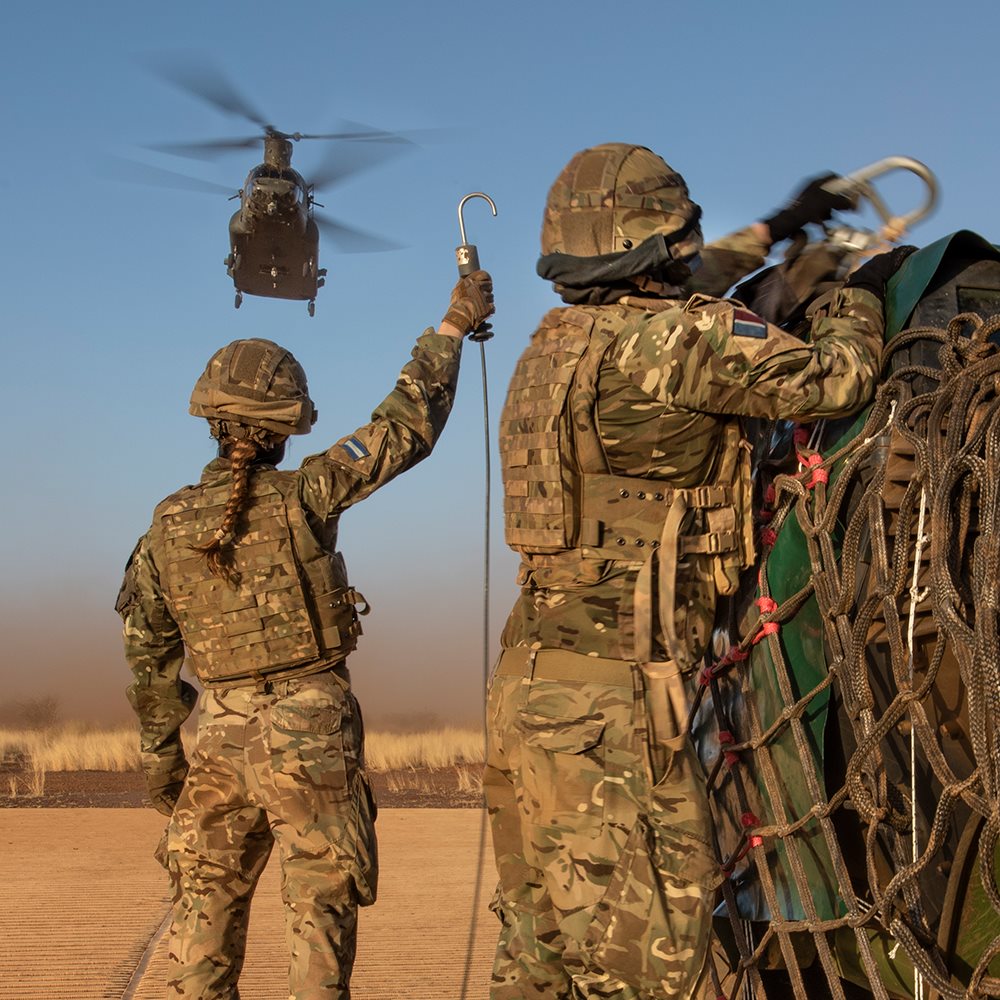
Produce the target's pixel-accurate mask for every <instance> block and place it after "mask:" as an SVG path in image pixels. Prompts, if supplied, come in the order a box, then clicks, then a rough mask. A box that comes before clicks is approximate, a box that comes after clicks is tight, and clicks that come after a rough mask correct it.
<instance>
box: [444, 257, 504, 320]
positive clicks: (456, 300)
mask: <svg viewBox="0 0 1000 1000" xmlns="http://www.w3.org/2000/svg"><path fill="white" fill-rule="evenodd" d="M495 311H496V310H495V308H494V306H493V279H492V278H491V277H490V276H489V274H488V273H487V272H486V271H473V272H472V274H469V275H466V276H465V277H464V278H459V279H458V284H457V285H455V287H454V289H453V290H452V293H451V304H450V305H449V306H448V311H447V312H446V313H445V314H444V319H443V321H442V322H445V323H450V324H451V325H452V326H453V327H455V328H456V329H458V330H461V331H462V333H463V334H465V333H471V332H472V331H473V330H475V329H477V328H478V327H479V326H480V325H481V324H482V323H483V321H484V320H485V319H486V317H487V316H492V315H493V313H494V312H495Z"/></svg>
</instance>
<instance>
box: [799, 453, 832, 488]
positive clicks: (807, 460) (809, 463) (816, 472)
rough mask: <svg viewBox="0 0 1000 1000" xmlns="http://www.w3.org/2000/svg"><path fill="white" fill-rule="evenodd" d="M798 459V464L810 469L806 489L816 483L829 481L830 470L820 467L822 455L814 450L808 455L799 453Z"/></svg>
mask: <svg viewBox="0 0 1000 1000" xmlns="http://www.w3.org/2000/svg"><path fill="white" fill-rule="evenodd" d="M798 459H799V464H800V465H804V466H805V467H806V468H807V469H811V470H812V475H811V476H810V477H809V482H807V483H806V488H807V489H810V490H811V489H812V488H813V487H814V486H815V485H816V484H817V483H828V482H829V481H830V470H829V469H824V468H822V465H823V456H822V455H821V454H820V453H819V452H818V451H814V452H812V454H809V455H802V454H800V455H799V456H798Z"/></svg>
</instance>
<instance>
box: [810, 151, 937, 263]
mask: <svg viewBox="0 0 1000 1000" xmlns="http://www.w3.org/2000/svg"><path fill="white" fill-rule="evenodd" d="M893 170H907V171H909V172H910V173H912V174H916V175H917V177H919V178H920V179H921V180H922V181H923V182H924V184H925V185H926V187H927V195H926V197H925V199H924V203H923V204H922V205H920V206H918V207H917V208H915V209H913V210H912V211H910V212H907V213H906V214H905V215H893V214H892V212H890V211H889V207H888V206H887V205H886V203H885V202H884V201H883V200H882V197H881V196H880V195H879V193H878V191H876V190H875V187H874V185H873V184H872V183H871V181H873V180H874V179H875V178H876V177H881V176H883V175H884V174H888V173H891V172H892V171H893ZM823 187H824V189H825V190H826V191H829V192H831V193H833V194H848V195H852V196H856V197H859V198H865V199H867V201H868V202H869V203H870V204H871V206H872V207H873V208H874V209H875V211H876V212H877V213H878V216H879V218H880V219H881V220H882V226H883V228H882V231H881V232H879V233H873V232H871V231H870V230H867V229H852V228H850V227H848V226H835V227H826V234H827V242H829V243H834V244H837V245H839V246H842V247H844V248H845V249H847V250H856V251H862V250H868V249H871V248H872V247H874V246H875V245H876V244H878V243H879V242H881V241H882V240H883V239H885V238H887V236H888V238H889V239H890V241H891V242H894V241H895V240H896V239H899V238H900V236H901V235H902V234H903V232H905V231H906V230H907V229H909V228H910V226H912V225H913V223H915V222H918V221H919V220H920V219H923V218H924V217H925V216H927V215H928V214H929V213H930V212H931V210H932V209H933V208H934V206H935V205H936V204H937V197H938V183H937V178H936V177H935V176H934V173H933V172H932V171H931V169H930V167H928V166H927V165H926V164H924V163H921V162H920V161H919V160H915V159H913V157H911V156H887V157H885V158H884V159H881V160H877V161H876V162H875V163H870V164H868V166H867V167H861V168H860V169H859V170H855V171H853V172H851V173H849V174H845V175H844V176H843V177H837V178H835V179H833V180H831V181H828V182H827V183H826V184H824V185H823ZM893 233H895V234H897V235H895V236H893V235H892V234H893Z"/></svg>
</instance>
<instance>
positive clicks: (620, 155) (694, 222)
mask: <svg viewBox="0 0 1000 1000" xmlns="http://www.w3.org/2000/svg"><path fill="white" fill-rule="evenodd" d="M700 218H701V209H700V208H699V207H698V206H697V205H696V204H695V203H694V202H693V201H691V199H690V198H689V197H688V189H687V185H686V184H685V183H684V178H683V177H681V175H680V174H678V173H677V172H676V171H674V170H672V169H671V168H670V167H669V166H668V165H667V164H666V163H665V162H664V161H663V160H662V159H661V158H660V157H659V156H657V155H656V154H655V153H654V152H652V151H651V150H649V149H647V148H646V147H645V146H634V145H631V144H629V143H624V142H606V143H604V144H602V145H600V146H594V147H592V148H591V149H585V150H583V151H582V152H579V153H577V154H576V156H574V157H573V159H571V160H570V161H569V163H568V164H567V165H566V167H565V168H564V169H563V171H562V173H561V174H560V175H559V177H558V178H557V179H556V182H555V183H554V184H553V185H552V188H551V190H550V191H549V197H548V201H547V202H546V205H545V218H544V220H543V222H542V253H543V254H544V255H547V254H554V253H559V254H567V255H570V256H573V257H594V256H601V255H605V254H612V253H623V252H627V251H630V250H632V249H634V248H636V247H638V246H639V245H640V244H641V243H643V242H644V241H645V240H647V239H649V237H651V236H654V235H658V234H660V235H663V236H664V237H665V239H666V242H667V243H668V244H669V245H670V249H671V256H672V257H673V258H674V259H675V260H678V261H680V260H687V259H690V258H693V257H694V256H695V255H696V254H697V253H698V252H699V250H700V249H701V246H702V238H701V229H700V228H699V226H698V220H699V219H700Z"/></svg>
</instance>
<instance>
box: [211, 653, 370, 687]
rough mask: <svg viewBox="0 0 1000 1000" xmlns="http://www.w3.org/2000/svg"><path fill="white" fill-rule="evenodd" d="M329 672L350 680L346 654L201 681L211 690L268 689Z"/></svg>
mask: <svg viewBox="0 0 1000 1000" xmlns="http://www.w3.org/2000/svg"><path fill="white" fill-rule="evenodd" d="M327 672H330V673H335V674H338V675H339V676H340V677H342V678H343V679H344V680H346V681H350V674H349V673H348V670H347V656H346V654H345V655H344V656H342V657H341V658H340V659H339V660H332V661H329V660H328V661H321V662H319V663H308V664H300V665H299V666H294V667H278V668H277V669H275V670H254V671H251V672H250V673H247V674H238V675H236V676H234V677H216V678H213V679H212V680H200V683H201V686H202V687H205V688H210V689H211V690H215V689H217V688H231V687H259V688H262V689H267V688H269V686H270V685H272V684H277V683H279V682H281V681H294V680H298V679H299V678H300V677H312V676H313V675H315V674H324V673H327Z"/></svg>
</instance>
